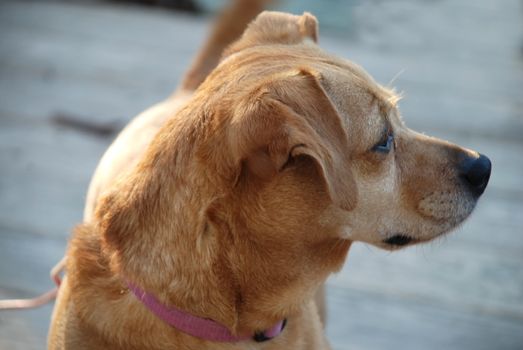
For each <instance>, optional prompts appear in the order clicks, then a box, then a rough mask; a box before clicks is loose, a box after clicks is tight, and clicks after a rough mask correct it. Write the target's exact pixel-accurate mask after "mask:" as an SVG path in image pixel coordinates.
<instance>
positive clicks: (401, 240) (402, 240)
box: [383, 233, 416, 247]
mask: <svg viewBox="0 0 523 350" xmlns="http://www.w3.org/2000/svg"><path fill="white" fill-rule="evenodd" d="M414 242H416V239H414V238H413V237H410V236H407V235H406V234H404V233H397V234H395V235H393V236H391V237H389V238H387V239H385V240H383V243H385V244H388V245H390V246H394V247H403V246H406V245H408V244H410V243H414Z"/></svg>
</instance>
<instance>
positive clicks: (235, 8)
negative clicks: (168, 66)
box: [180, 0, 274, 91]
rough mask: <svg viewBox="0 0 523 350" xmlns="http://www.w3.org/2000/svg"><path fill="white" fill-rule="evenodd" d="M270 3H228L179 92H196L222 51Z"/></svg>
mask: <svg viewBox="0 0 523 350" xmlns="http://www.w3.org/2000/svg"><path fill="white" fill-rule="evenodd" d="M273 1H274V0H231V2H230V3H229V6H228V7H227V8H225V9H224V11H223V12H222V13H221V15H220V16H219V17H218V19H217V20H216V22H215V24H214V26H213V29H212V32H211V34H210V36H209V38H208V39H207V41H206V43H205V44H204V45H203V47H202V49H201V50H200V52H199V53H198V54H197V55H196V58H195V59H194V61H193V63H192V65H191V67H190V68H189V70H188V71H187V73H186V75H185V76H184V78H183V80H182V83H181V84H180V90H182V91H194V90H196V89H197V88H198V86H200V84H201V83H202V82H203V81H204V80H205V78H206V77H207V75H209V73H210V72H211V71H212V70H213V69H214V68H215V67H216V66H217V65H218V62H219V61H220V58H221V55H222V52H223V50H224V49H225V48H226V47H227V46H228V45H229V44H230V43H232V42H233V41H234V40H236V39H238V38H239V37H240V36H241V34H242V33H243V31H244V30H245V28H246V27H247V25H248V24H249V23H250V22H251V21H252V20H253V19H254V17H256V15H258V13H260V12H262V11H263V10H264V8H265V7H266V6H267V5H268V4H269V3H271V2H273Z"/></svg>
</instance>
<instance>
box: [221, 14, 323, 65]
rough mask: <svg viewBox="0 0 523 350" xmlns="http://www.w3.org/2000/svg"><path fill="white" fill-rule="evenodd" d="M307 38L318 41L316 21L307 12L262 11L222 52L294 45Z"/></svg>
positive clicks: (229, 52) (227, 53)
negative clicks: (236, 39)
mask: <svg viewBox="0 0 523 350" xmlns="http://www.w3.org/2000/svg"><path fill="white" fill-rule="evenodd" d="M306 39H309V40H312V41H314V42H318V21H317V20H316V17H314V16H313V15H311V14H310V13H308V12H304V13H303V15H301V16H296V15H291V14H288V13H283V12H271V11H264V12H262V13H261V14H259V15H258V17H256V19H255V20H254V21H252V22H251V24H249V26H248V27H247V29H246V30H245V32H244V33H243V35H242V37H241V38H240V39H239V40H238V41H237V42H235V43H234V44H232V45H231V46H230V47H229V48H228V49H226V50H225V52H224V57H226V56H229V55H231V54H233V53H235V52H238V51H241V50H243V49H246V48H249V47H253V46H261V45H270V44H287V45H294V44H299V43H301V42H303V41H304V40H306Z"/></svg>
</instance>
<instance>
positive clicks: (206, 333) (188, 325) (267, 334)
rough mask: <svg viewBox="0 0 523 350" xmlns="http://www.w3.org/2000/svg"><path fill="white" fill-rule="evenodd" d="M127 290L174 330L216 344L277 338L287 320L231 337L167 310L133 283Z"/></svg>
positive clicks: (210, 323) (222, 328) (196, 319)
mask: <svg viewBox="0 0 523 350" xmlns="http://www.w3.org/2000/svg"><path fill="white" fill-rule="evenodd" d="M127 285H128V287H129V289H130V290H131V291H132V292H133V294H134V295H135V296H136V297H137V298H138V300H140V301H141V302H142V303H143V304H144V305H145V306H146V307H147V308H148V309H149V310H150V311H151V312H152V313H153V314H155V315H156V316H158V317H159V318H160V319H161V320H163V321H164V322H166V323H168V324H169V325H171V326H173V327H174V328H176V329H178V330H180V331H182V332H184V333H186V334H189V335H192V336H194V337H198V338H201V339H205V340H210V341H217V342H239V341H245V340H251V339H252V340H254V341H257V342H262V341H266V340H270V339H272V338H274V337H276V336H278V335H279V334H280V333H281V332H282V331H283V329H284V328H285V323H286V322H287V320H282V321H280V322H278V323H276V324H275V325H274V326H272V327H271V328H270V329H268V330H265V331H264V332H256V333H255V334H254V335H243V336H241V335H240V336H236V335H233V334H232V333H231V332H230V331H229V329H228V328H227V327H225V326H224V325H222V324H219V323H218V322H216V321H213V320H211V319H206V318H200V317H196V316H193V315H191V314H188V313H186V312H184V311H182V310H180V309H177V308H174V307H173V308H168V307H166V306H164V305H162V303H160V302H159V301H158V299H156V298H155V297H154V295H152V294H149V293H147V292H145V291H144V290H142V289H141V288H140V287H138V286H136V285H135V284H133V283H130V282H127Z"/></svg>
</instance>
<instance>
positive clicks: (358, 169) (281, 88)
mask: <svg viewBox="0 0 523 350" xmlns="http://www.w3.org/2000/svg"><path fill="white" fill-rule="evenodd" d="M274 27H276V28H278V29H276V30H274V29H270V28H274ZM282 28H285V29H286V30H284V29H282ZM316 40H317V23H316V21H315V19H314V17H312V16H311V15H309V14H304V15H303V16H290V15H285V14H278V13H264V14H262V15H260V16H259V18H258V19H257V20H256V21H255V22H254V23H253V24H252V25H251V27H250V28H249V30H247V32H246V33H245V34H244V38H243V39H242V40H240V41H239V42H238V43H237V44H235V45H233V46H232V47H231V48H230V49H229V52H228V53H227V55H231V56H232V57H230V58H227V55H226V58H225V62H224V64H223V66H225V67H221V69H222V70H225V71H227V67H230V68H232V69H237V70H238V72H237V74H238V75H239V76H242V79H245V81H246V84H245V85H244V84H242V83H241V82H240V83H239V89H244V91H245V96H243V98H241V99H240V100H241V102H240V103H236V108H235V109H234V113H233V115H234V117H233V118H232V119H231V125H232V127H231V133H233V134H234V136H233V137H232V138H233V139H235V142H236V143H234V142H233V144H234V145H235V146H237V147H239V149H240V150H239V151H238V154H239V155H240V158H241V159H243V160H244V165H246V166H247V168H248V169H250V170H251V172H252V173H253V174H258V177H259V178H267V177H268V178H270V180H268V182H267V183H271V184H269V185H267V186H269V187H271V186H274V183H275V182H278V181H280V178H284V177H286V176H291V177H296V178H297V179H299V177H300V176H303V173H304V172H303V171H301V169H300V167H301V166H304V164H308V163H310V164H313V165H314V169H315V172H316V174H314V175H312V174H310V177H312V178H315V179H316V183H321V184H322V185H323V187H322V189H323V191H324V192H323V193H322V195H324V196H326V197H325V198H324V200H320V197H322V195H318V193H319V192H315V194H316V197H315V198H316V200H315V201H316V203H317V204H319V203H327V202H328V203H329V205H328V207H327V208H325V207H321V206H320V205H317V212H318V216H317V217H318V218H320V217H321V218H323V221H322V220H319V221H318V222H323V223H324V224H325V225H329V224H333V225H334V226H336V230H335V231H336V232H337V234H338V235H339V237H341V238H345V239H349V240H354V241H363V242H367V243H371V244H374V245H377V246H379V247H382V248H385V249H393V248H397V247H400V246H405V245H407V244H413V243H418V242H425V241H429V240H431V239H433V238H435V237H437V236H439V235H441V234H443V233H446V232H448V231H449V230H451V229H453V228H454V227H456V226H457V225H459V224H460V223H461V222H463V220H465V219H466V218H467V217H468V216H469V214H470V213H471V212H472V210H473V209H474V207H475V204H476V201H477V200H478V198H479V196H480V195H481V194H482V193H483V191H484V189H485V187H486V186H487V183H488V180H489V176H490V169H491V164H490V161H489V160H488V158H487V157H485V156H483V155H481V154H478V153H477V152H475V151H472V150H468V149H464V148H462V147H459V146H457V145H454V144H451V143H449V142H446V141H443V140H439V139H436V138H432V137H428V136H425V135H423V134H419V133H416V132H414V131H413V130H411V129H409V128H408V127H406V125H405V124H404V123H403V121H402V120H401V117H400V113H399V111H398V108H397V101H398V97H397V95H395V94H394V92H393V91H391V90H390V89H387V88H384V87H382V86H380V85H379V84H377V83H376V82H375V81H374V80H373V79H372V78H371V77H370V76H369V75H368V74H367V73H366V72H365V71H363V69H361V68H360V67H359V66H357V65H355V64H353V63H351V62H349V61H346V60H342V59H339V58H336V57H333V56H330V55H327V54H325V53H324V52H322V51H320V50H319V49H318V48H317V46H316V45H315V44H314V42H315V41H316ZM253 58H256V60H255V62H256V63H255V64H254V63H253V64H246V65H245V66H246V67H248V68H247V69H245V70H244V69H242V68H243V67H242V68H240V67H238V66H239V65H240V66H241V65H242V63H243V62H254V59H253ZM228 60H230V61H231V62H228ZM227 73H229V72H228V71H227ZM235 83H236V82H235ZM238 145H239V146H238ZM310 164H309V165H310ZM299 181H303V180H299ZM284 188H285V187H282V188H280V189H278V190H277V191H276V192H275V193H272V194H271V196H269V197H281V194H282V193H284V194H285V193H288V191H286V190H285V189H284ZM303 190H304V189H303ZM303 192H306V191H303ZM320 192H321V191H320ZM327 197H328V200H327ZM289 199H290V201H291V202H290V203H279V204H278V205H281V207H282V208H281V209H279V210H278V209H276V208H275V211H276V212H280V213H282V212H284V211H285V208H288V207H295V206H297V207H299V205H302V204H303V203H304V201H303V199H302V198H301V197H300V196H299V195H296V196H294V195H292V196H289ZM329 200H330V202H329ZM307 212H309V213H310V212H311V211H309V210H307ZM319 212H321V214H320V213H319Z"/></svg>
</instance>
